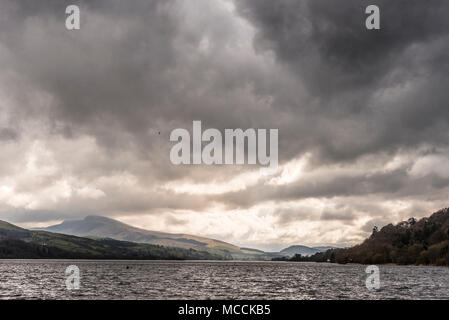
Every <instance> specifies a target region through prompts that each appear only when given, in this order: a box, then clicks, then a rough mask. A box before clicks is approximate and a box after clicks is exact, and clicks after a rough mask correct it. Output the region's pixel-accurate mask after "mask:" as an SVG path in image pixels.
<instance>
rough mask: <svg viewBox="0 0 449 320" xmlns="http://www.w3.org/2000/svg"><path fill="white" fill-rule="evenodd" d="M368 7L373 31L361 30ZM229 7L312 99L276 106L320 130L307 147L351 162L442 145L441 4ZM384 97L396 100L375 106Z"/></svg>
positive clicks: (446, 61)
mask: <svg viewBox="0 0 449 320" xmlns="http://www.w3.org/2000/svg"><path fill="white" fill-rule="evenodd" d="M370 4H376V5H378V6H379V7H380V11H381V30H378V31H377V30H376V31H368V30H367V29H366V28H365V19H366V17H367V15H366V14H365V8H366V7H367V6H368V5H370ZM238 7H239V9H240V12H241V14H242V15H243V16H245V17H247V18H248V19H249V20H250V21H251V22H252V23H253V24H254V25H255V26H256V28H257V36H256V40H255V42H254V44H255V46H256V48H258V50H260V51H266V50H271V51H273V52H274V53H275V54H276V56H277V59H278V61H279V62H280V63H282V64H284V65H285V66H286V67H287V68H289V69H290V70H292V72H293V73H295V74H296V75H297V77H298V78H300V79H301V80H302V82H303V83H304V84H305V86H306V88H307V89H308V93H310V94H311V98H310V101H311V102H314V103H310V104H308V105H306V106H304V105H300V106H299V105H295V104H290V105H288V106H285V107H287V108H289V110H290V112H291V113H292V114H297V115H298V117H299V116H300V115H302V114H304V115H307V116H310V117H312V118H313V121H312V123H313V122H315V125H318V126H319V129H317V130H314V129H313V128H311V130H309V132H310V135H309V136H314V138H312V139H311V141H310V144H309V145H307V146H306V148H316V149H318V150H319V151H320V152H321V154H322V155H323V156H324V157H326V158H331V159H334V160H350V159H354V158H355V157H357V156H359V155H361V154H366V153H375V152H378V151H382V150H383V151H388V150H390V151H391V150H395V149H397V148H399V147H400V146H407V147H414V146H416V145H419V144H421V143H423V142H427V143H435V144H439V145H442V144H444V145H446V144H447V139H448V136H447V134H446V132H447V128H448V120H449V114H448V111H447V110H448V109H447V107H446V106H447V101H449V95H448V92H447V90H446V89H445V88H446V87H447V84H448V82H449V79H448V75H449V72H448V65H449V56H448V49H449V42H448V37H449V20H448V19H447V12H448V11H449V3H448V2H447V1H443V0H432V1H426V2H424V1H384V0H380V1H375V3H374V2H373V1H359V0H349V1H331V0H310V1H309V0H304V1H295V0H280V1H258V0H244V1H239V2H238ZM407 86H410V87H411V89H410V90H409V92H407V91H406V90H407V89H406V87H407ZM387 90H391V92H388V91H387ZM387 93H388V94H392V95H396V96H395V97H394V98H393V99H392V100H383V99H380V97H382V95H383V94H387ZM285 100H286V99H285V97H278V101H285ZM305 110H306V111H307V112H306V113H305ZM314 117H316V118H314ZM308 129H310V128H308ZM299 131H301V130H299ZM351 140H352V141H354V143H351ZM303 141H304V140H303Z"/></svg>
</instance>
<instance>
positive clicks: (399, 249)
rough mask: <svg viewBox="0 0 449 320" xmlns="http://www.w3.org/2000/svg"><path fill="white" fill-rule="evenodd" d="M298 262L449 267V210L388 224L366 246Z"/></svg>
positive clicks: (329, 251)
mask: <svg viewBox="0 0 449 320" xmlns="http://www.w3.org/2000/svg"><path fill="white" fill-rule="evenodd" d="M295 259H296V260H297V261H316V262H324V261H329V262H337V263H343V264H344V263H361V264H387V263H393V264H400V265H410V264H414V265H438V266H449V208H445V209H442V210H439V211H437V212H435V213H434V214H432V215H431V216H430V217H427V218H422V219H420V220H416V219H415V218H410V219H408V220H407V221H402V222H400V223H398V224H396V225H393V224H388V225H386V226H384V227H383V228H381V229H380V230H378V228H374V229H373V233H372V234H371V236H370V237H369V238H368V239H366V240H365V241H364V242H363V243H361V244H359V245H356V246H354V247H351V248H346V249H332V250H328V251H326V252H324V253H317V254H315V255H313V256H310V257H299V256H298V257H295Z"/></svg>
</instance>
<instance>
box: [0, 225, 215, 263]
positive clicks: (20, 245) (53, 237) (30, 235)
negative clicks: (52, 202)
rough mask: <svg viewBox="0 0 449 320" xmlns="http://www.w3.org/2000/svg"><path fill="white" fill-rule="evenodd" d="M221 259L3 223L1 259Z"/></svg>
mask: <svg viewBox="0 0 449 320" xmlns="http://www.w3.org/2000/svg"><path fill="white" fill-rule="evenodd" d="M36 258H47V259H131V260H142V259H145V260H156V259H158V260H179V259H190V260H199V259H207V260H211V259H212V260H220V259H223V256H222V255H217V254H213V253H210V252H206V251H197V250H193V249H182V248H171V247H163V246H158V245H151V244H141V243H133V242H128V241H118V240H113V239H101V240H94V239H89V238H82V237H77V236H71V235H63V234H58V233H51V232H47V231H31V230H27V229H23V228H20V227H17V226H15V225H12V224H10V223H7V222H4V221H0V259H36Z"/></svg>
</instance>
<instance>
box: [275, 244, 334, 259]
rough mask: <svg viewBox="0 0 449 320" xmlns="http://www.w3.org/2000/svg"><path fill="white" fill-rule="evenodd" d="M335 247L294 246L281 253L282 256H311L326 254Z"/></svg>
mask: <svg viewBox="0 0 449 320" xmlns="http://www.w3.org/2000/svg"><path fill="white" fill-rule="evenodd" d="M333 248H335V247H307V246H301V245H294V246H290V247H288V248H285V249H283V250H281V251H280V254H281V255H284V256H288V257H292V256H294V255H295V254H300V255H302V256H311V255H314V254H315V253H318V252H324V251H326V250H329V249H333Z"/></svg>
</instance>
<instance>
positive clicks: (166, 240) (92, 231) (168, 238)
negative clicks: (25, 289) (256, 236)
mask: <svg viewBox="0 0 449 320" xmlns="http://www.w3.org/2000/svg"><path fill="white" fill-rule="evenodd" d="M36 230H38V229H36ZM41 230H44V231H48V232H55V233H61V234H67V235H75V236H81V237H92V238H94V239H103V238H110V239H115V240H122V241H131V242H136V243H146V244H153V245H161V246H167V247H177V248H184V249H194V250H198V251H206V252H209V253H211V254H214V255H220V256H221V257H223V258H226V259H228V258H232V259H239V260H269V259H271V258H272V257H274V256H276V254H269V253H265V252H263V251H260V250H255V249H249V248H240V247H238V246H235V245H232V244H229V243H226V242H223V241H220V240H215V239H210V238H205V237H198V236H194V235H189V234H173V233H166V232H159V231H151V230H145V229H140V228H136V227H133V226H130V225H127V224H125V223H122V222H120V221H117V220H114V219H110V218H106V217H101V216H87V217H85V218H84V219H82V220H72V221H64V222H62V223H61V224H58V225H53V226H50V227H47V228H44V229H41Z"/></svg>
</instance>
